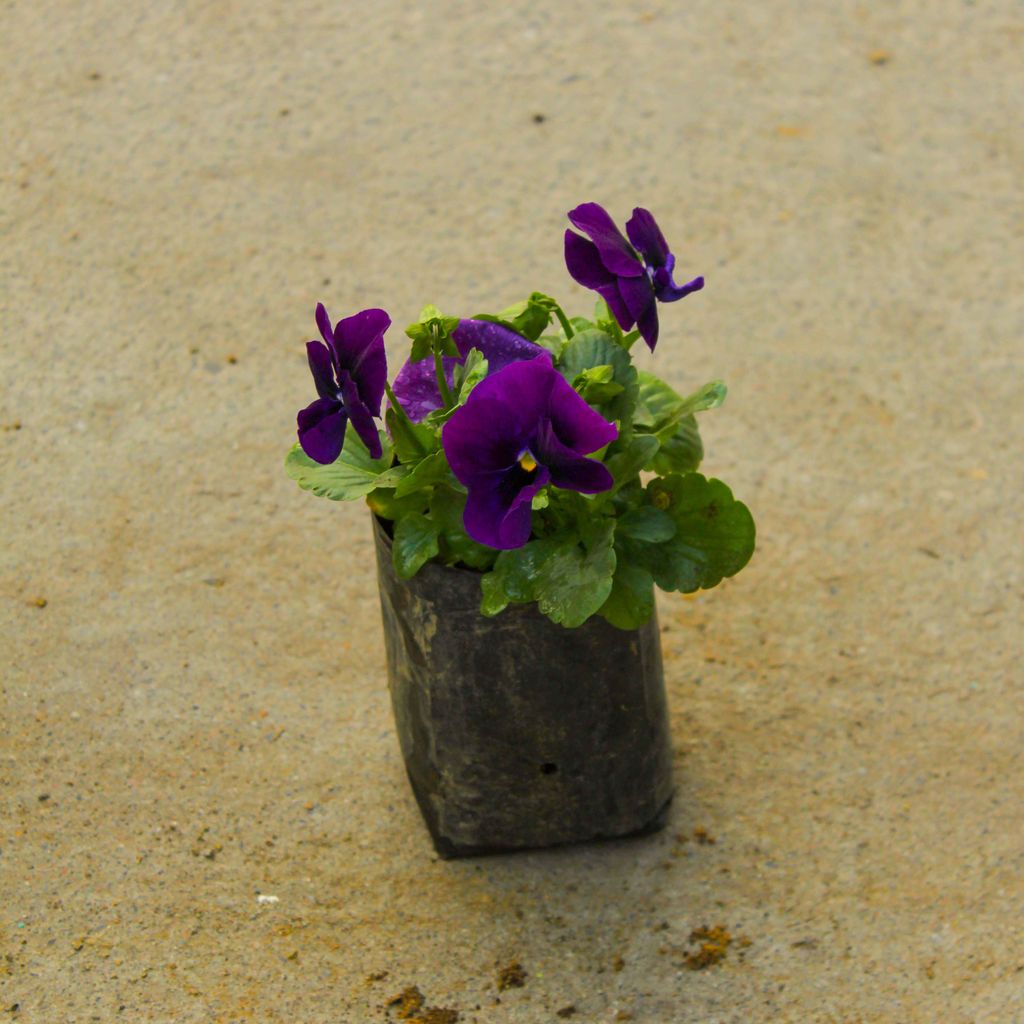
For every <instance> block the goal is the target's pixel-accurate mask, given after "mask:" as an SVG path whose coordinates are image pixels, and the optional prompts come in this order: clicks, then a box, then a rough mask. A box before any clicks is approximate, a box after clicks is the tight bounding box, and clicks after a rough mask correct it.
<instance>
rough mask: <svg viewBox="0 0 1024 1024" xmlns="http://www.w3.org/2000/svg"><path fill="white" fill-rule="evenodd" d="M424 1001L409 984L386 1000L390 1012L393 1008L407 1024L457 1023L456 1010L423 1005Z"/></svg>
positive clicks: (457, 1014) (457, 1013)
mask: <svg viewBox="0 0 1024 1024" xmlns="http://www.w3.org/2000/svg"><path fill="white" fill-rule="evenodd" d="M381 973H384V974H386V973H387V972H386V971H385V972H381ZM371 977H372V975H371ZM425 1002H426V997H425V996H424V995H423V993H422V992H421V991H420V990H419V989H418V988H417V987H416V986H415V985H409V986H408V987H407V988H404V989H402V991H401V992H399V993H398V995H397V996H392V997H391V998H390V999H389V1000H388V1002H387V1010H388V1012H389V1013H390V1012H391V1010H392V1009H393V1010H394V1011H395V1013H396V1015H397V1016H398V1018H399V1020H404V1021H406V1022H407V1024H457V1022H458V1019H459V1011H458V1010H452V1009H449V1008H448V1007H444V1006H424V1005H423V1004H424V1003H425Z"/></svg>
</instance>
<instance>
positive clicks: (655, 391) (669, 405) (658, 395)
mask: <svg viewBox="0 0 1024 1024" xmlns="http://www.w3.org/2000/svg"><path fill="white" fill-rule="evenodd" d="M639 384H640V392H639V398H638V401H637V407H636V415H635V416H634V420H633V422H634V424H635V425H636V427H637V428H638V429H639V430H643V431H646V432H647V433H650V434H657V435H658V436H659V438H660V439H662V440H666V439H667V438H668V437H670V436H671V435H672V433H674V432H675V428H676V427H677V426H678V425H679V424H680V423H681V422H682V421H683V420H684V419H685V418H686V417H687V416H692V415H693V414H694V413H697V412H702V411H703V410H705V409H715V408H717V407H718V406H720V405H721V404H722V402H724V401H725V394H726V387H725V384H724V383H722V381H720V380H713V381H711V382H710V383H708V384H705V385H704V386H703V387H702V388H700V389H698V390H697V391H695V392H693V394H691V395H687V396H686V398H683V397H682V396H680V395H679V394H678V392H676V391H675V390H673V389H672V388H671V387H669V386H668V384H666V383H665V382H664V381H663V380H661V378H660V377H655V376H654V374H653V373H648V372H647V371H646V370H641V371H640V372H639Z"/></svg>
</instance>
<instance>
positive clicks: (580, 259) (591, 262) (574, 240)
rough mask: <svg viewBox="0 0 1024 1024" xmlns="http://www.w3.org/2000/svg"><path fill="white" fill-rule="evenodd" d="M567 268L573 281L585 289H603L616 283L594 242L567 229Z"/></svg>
mask: <svg viewBox="0 0 1024 1024" xmlns="http://www.w3.org/2000/svg"><path fill="white" fill-rule="evenodd" d="M565 266H566V268H567V269H568V271H569V274H570V275H571V276H572V279H573V280H574V281H576V282H577V283H578V284H581V285H583V287H584V288H601V287H602V286H606V285H608V284H613V283H614V282H615V275H614V274H613V273H612V272H611V271H610V270H609V269H608V268H607V267H606V266H605V265H604V264H603V263H602V262H601V254H600V253H599V252H598V250H597V246H596V245H594V243H593V242H588V241H587V240H586V239H585V238H581V237H580V236H579V235H577V234H576V232H575V231H570V230H569V229H568V228H566V229H565Z"/></svg>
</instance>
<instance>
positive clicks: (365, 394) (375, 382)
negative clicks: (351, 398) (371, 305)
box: [334, 309, 391, 416]
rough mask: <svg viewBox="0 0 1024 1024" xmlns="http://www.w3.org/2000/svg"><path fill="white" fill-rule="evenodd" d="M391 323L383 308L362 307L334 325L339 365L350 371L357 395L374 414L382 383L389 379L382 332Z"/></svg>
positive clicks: (382, 388)
mask: <svg viewBox="0 0 1024 1024" xmlns="http://www.w3.org/2000/svg"><path fill="white" fill-rule="evenodd" d="M390 326H391V317H389V316H388V315H387V313H385V312H384V310H383V309H364V310H362V311H361V312H359V313H356V314H354V315H353V316H347V317H345V319H343V320H339V321H338V322H337V324H335V327H334V349H335V351H336V352H337V354H338V368H339V369H342V370H348V372H349V373H350V374H351V375H352V378H353V380H355V382H356V384H357V385H358V386H359V394H360V397H361V398H362V400H363V402H364V403H365V404H366V407H367V408H368V409H369V410H370V412H371V413H373V415H374V416H379V415H380V403H381V400H382V399H383V397H384V384H385V383H386V382H387V379H388V360H387V354H386V353H385V351H384V332H385V331H386V330H387V329H388V328H389V327H390Z"/></svg>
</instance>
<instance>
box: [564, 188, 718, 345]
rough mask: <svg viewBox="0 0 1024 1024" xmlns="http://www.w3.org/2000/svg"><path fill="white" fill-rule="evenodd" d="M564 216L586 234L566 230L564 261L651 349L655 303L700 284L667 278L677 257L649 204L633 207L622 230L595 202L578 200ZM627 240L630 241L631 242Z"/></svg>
mask: <svg viewBox="0 0 1024 1024" xmlns="http://www.w3.org/2000/svg"><path fill="white" fill-rule="evenodd" d="M569 220H571V221H572V223H573V225H574V226H575V227H577V228H579V229H580V231H582V232H583V233H584V234H585V235H589V236H590V241H589V242H588V241H587V239H586V238H581V237H580V236H579V235H577V234H576V232H575V231H569V230H568V229H566V232H565V265H566V266H567V267H568V268H569V273H570V274H571V275H572V277H573V278H574V279H575V280H576V281H578V282H579V283H580V284H581V285H583V287H584V288H593V289H594V291H596V292H597V293H598V294H600V295H601V297H602V298H603V299H604V300H605V302H607V303H608V308H609V309H610V310H611V311H612V315H613V316H614V317H615V319H616V320H617V321H618V322H619V326H620V327H622V329H623V330H627V331H628V330H629V329H630V328H631V327H632V326H633V325H634V324H636V326H637V329H638V330H639V331H640V336H641V337H642V338H643V339H644V341H645V342H647V347H648V348H649V349H650V350H651V351H652V352H653V351H654V346H655V345H657V343H658V303H659V302H675V301H676V300H677V299H681V298H682V297H683V296H684V295H689V294H690V292H697V291H700V289H701V288H703V287H704V278H703V277H695V278H694V279H693V280H692V281H688V282H687V283H686V284H684V285H677V284H676V283H675V281H673V279H672V271H673V270H674V269H675V265H676V258H675V256H673V255H672V253H671V252H669V249H668V244H667V243H666V241H665V236H664V235H663V234H662V233H661V229H660V228H659V227H658V224H657V222H656V221H655V219H654V217H653V216H651V213H650V212H649V211H648V210H644V209H641V208H640V207H637V208H636V209H634V210H633V216H632V217H630V218H629V220H628V221H627V222H626V234H628V235H629V242H627V241H626V239H625V238H623V237H622V232H621V231H619V229H618V228H617V227H616V226H615V224H614V222H613V221H612V219H611V217H610V216H609V215H608V212H607V211H606V210H605V209H604V207H602V206H598V204H597V203H582V204H581V205H580V206H577V207H576V209H575V210H570V211H569ZM630 242H632V243H633V244H632V245H630Z"/></svg>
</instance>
